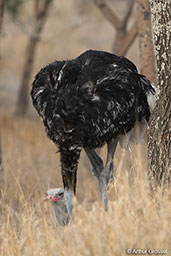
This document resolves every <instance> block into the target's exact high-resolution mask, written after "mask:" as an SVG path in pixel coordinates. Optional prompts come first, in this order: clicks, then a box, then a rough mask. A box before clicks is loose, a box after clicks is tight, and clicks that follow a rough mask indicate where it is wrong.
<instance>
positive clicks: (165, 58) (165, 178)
mask: <svg viewBox="0 0 171 256" xmlns="http://www.w3.org/2000/svg"><path fill="white" fill-rule="evenodd" d="M170 3H171V2H170V0H160V1H159V0H150V4H151V12H152V27H153V38H154V45H155V50H156V62H157V80H158V81H157V82H158V86H159V89H160V94H159V99H158V101H157V104H156V106H155V109H154V112H153V114H152V117H151V122H150V130H149V137H148V155H149V173H148V174H149V178H150V181H151V185H152V188H153V189H155V188H156V185H161V186H162V187H167V186H170V185H171V123H170V120H171V86H170V77H171V73H170V72H171V54H170V46H171V37H170V31H171V23H170V21H171V12H170Z"/></svg>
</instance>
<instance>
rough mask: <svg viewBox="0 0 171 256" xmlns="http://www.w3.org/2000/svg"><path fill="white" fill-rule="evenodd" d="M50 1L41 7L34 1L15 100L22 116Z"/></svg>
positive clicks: (25, 108)
mask: <svg viewBox="0 0 171 256" xmlns="http://www.w3.org/2000/svg"><path fill="white" fill-rule="evenodd" d="M51 2H52V0H44V3H43V7H41V4H42V3H41V0H36V1H35V14H36V21H35V28H34V31H33V34H32V36H31V38H30V40H29V42H28V46H27V49H26V61H25V64H24V70H23V76H22V80H21V85H20V90H19V94H18V102H17V114H19V115H21V116H24V115H25V114H26V112H27V109H28V102H29V99H28V95H29V85H30V78H31V73H32V69H33V63H34V59H35V53H36V48H37V45H38V43H39V41H40V35H41V32H42V30H43V27H44V24H45V21H46V17H47V14H48V9H49V6H50V3H51Z"/></svg>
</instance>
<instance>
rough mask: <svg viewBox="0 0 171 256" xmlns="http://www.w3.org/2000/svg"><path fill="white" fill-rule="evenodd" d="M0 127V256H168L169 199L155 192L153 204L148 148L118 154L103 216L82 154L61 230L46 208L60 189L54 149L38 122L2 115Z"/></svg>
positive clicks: (170, 251)
mask: <svg viewBox="0 0 171 256" xmlns="http://www.w3.org/2000/svg"><path fill="white" fill-rule="evenodd" d="M0 124H1V127H0V128H1V137H2V151H3V154H2V156H3V170H1V173H0V175H1V176H0V183H1V199H0V213H1V214H0V226H1V229H0V255H1V256H2V255H3V256H6V255H7V256H10V255H17V256H20V255H24V256H27V255H28V256H30V255H36V256H37V255H43V256H44V255H47V256H53V255H54V256H56V255H57V256H58V255H59V256H62V255H70V256H72V255H73V256H77V255H80V256H84V255H87V256H88V255H98V256H101V255H103V256H104V255H109V256H110V255H111V256H115V255H118V256H121V255H126V252H125V250H126V248H142V249H148V248H151V249H167V250H168V255H171V243H170V241H171V194H169V193H166V194H165V195H164V196H162V195H161V192H160V191H158V193H157V194H156V197H155V198H152V197H151V196H150V191H149V189H148V182H147V179H146V164H145V162H146V159H145V153H144V151H145V147H142V146H137V147H132V152H131V153H123V151H122V150H120V148H119V147H118V149H117V152H116V159H115V165H116V169H117V171H116V172H115V173H116V180H115V182H114V184H113V186H112V187H111V190H110V201H109V211H108V213H106V214H102V211H101V206H100V200H99V195H98V189H97V184H96V180H95V178H94V177H93V176H92V175H91V173H90V171H89V170H88V169H89V164H88V163H87V158H86V156H85V155H84V153H82V157H81V160H80V165H79V172H78V189H77V199H75V209H74V218H73V220H72V221H71V223H70V224H69V226H67V227H60V226H58V225H57V224H56V223H55V218H54V216H53V213H52V208H51V205H50V204H49V203H47V202H45V201H44V192H45V191H46V190H47V189H48V188H49V187H54V186H61V185H62V183H61V176H60V163H59V156H58V155H56V154H55V151H56V147H55V146H54V145H53V144H52V143H51V142H50V141H49V140H48V139H47V137H46V135H45V132H44V129H43V125H42V124H41V123H40V122H39V121H37V120H33V119H32V120H29V119H19V118H16V117H14V116H13V115H11V114H9V113H8V112H6V111H1V112H0ZM104 154H105V149H103V150H102V155H104ZM124 157H125V160H124ZM87 167H88V168H87Z"/></svg>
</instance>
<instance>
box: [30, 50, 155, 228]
mask: <svg viewBox="0 0 171 256" xmlns="http://www.w3.org/2000/svg"><path fill="white" fill-rule="evenodd" d="M31 97H32V101H33V105H34V107H35V108H36V110H37V112H38V114H39V115H40V117H41V120H42V121H43V123H44V126H45V130H46V132H47V135H48V137H49V138H50V139H51V140H52V141H53V142H54V143H55V144H56V145H57V146H58V149H59V152H60V160H61V173H62V179H63V186H64V189H51V190H48V192H47V199H48V200H50V201H52V203H53V206H54V209H55V214H56V218H57V220H58V222H59V223H60V224H63V225H65V224H67V223H68V222H69V220H70V218H71V216H72V210H73V196H74V195H75V194H76V182H77V166H78V160H79V157H80V152H81V150H82V149H84V150H85V152H86V154H87V156H88V159H89V160H90V163H91V166H92V173H93V175H94V176H95V177H96V178H97V180H98V185H99V191H100V195H101V200H102V205H103V206H104V209H105V210H107V188H108V185H109V183H110V182H111V181H112V180H113V158H114V153H115V149H116V146H117V144H118V142H120V145H121V147H122V148H125V149H128V148H129V145H130V143H132V142H134V143H135V141H137V139H139V140H142V138H143V134H144V131H145V129H146V127H147V123H148V121H149V117H150V110H151V108H152V107H153V101H152V100H151V99H153V98H155V89H154V87H153V86H152V84H151V83H150V81H149V80H148V79H146V77H145V76H143V75H141V74H138V72H137V68H136V66H135V65H134V64H133V63H132V62H131V61H129V60H128V59H127V58H124V57H121V56H116V55H114V54H112V53H108V52H104V51H95V50H88V51H86V52H84V53H82V54H81V55H80V56H79V57H77V58H76V59H73V60H66V61H55V62H53V63H51V64H49V65H47V66H45V67H44V68H42V69H41V70H40V72H39V73H38V74H37V75H36V77H35V80H34V82H33V86H32V90H31ZM137 126H139V128H140V133H139V138H136V135H135V129H136V127H137ZM104 144H107V160H106V164H105V165H104V164H103V161H102V159H101V158H100V157H99V155H98V154H97V153H96V151H95V149H96V148H99V147H102V146H103V145H104ZM60 205H63V208H62V217H61V215H60V210H61V207H60ZM59 216H60V217H59Z"/></svg>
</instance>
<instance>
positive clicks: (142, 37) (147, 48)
mask: <svg viewBox="0 0 171 256" xmlns="http://www.w3.org/2000/svg"><path fill="white" fill-rule="evenodd" d="M137 19H138V35H139V49H140V66H141V73H142V74H144V75H145V76H147V78H148V79H149V80H150V81H151V82H152V83H154V84H155V83H156V69H155V57H154V48H153V42H152V31H151V13H150V3H149V0H138V18H137Z"/></svg>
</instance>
